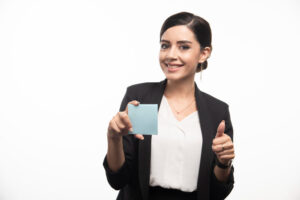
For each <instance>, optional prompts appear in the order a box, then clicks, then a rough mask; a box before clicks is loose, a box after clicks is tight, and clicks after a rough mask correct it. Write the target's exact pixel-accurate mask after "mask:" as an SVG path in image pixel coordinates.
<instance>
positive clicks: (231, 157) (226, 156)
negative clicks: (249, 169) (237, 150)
mask: <svg viewBox="0 0 300 200" xmlns="http://www.w3.org/2000/svg"><path fill="white" fill-rule="evenodd" d="M234 157H235V154H230V155H223V156H220V157H219V158H220V159H223V160H232V159H234Z"/></svg>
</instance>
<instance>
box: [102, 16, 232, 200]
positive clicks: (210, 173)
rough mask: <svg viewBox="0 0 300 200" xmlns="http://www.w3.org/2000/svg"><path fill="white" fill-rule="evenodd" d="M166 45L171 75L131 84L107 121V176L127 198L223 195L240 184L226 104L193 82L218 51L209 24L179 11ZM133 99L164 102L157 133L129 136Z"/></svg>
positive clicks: (163, 36)
mask: <svg viewBox="0 0 300 200" xmlns="http://www.w3.org/2000/svg"><path fill="white" fill-rule="evenodd" d="M160 43H161V49H160V54H159V61H160V66H161V69H162V71H163V72H164V74H165V76H166V79H165V80H163V81H161V82H151V83H140V84H135V85H132V86H130V87H128V88H127V91H126V94H125V96H124V98H123V101H122V103H121V107H120V112H118V113H117V114H116V115H115V116H114V117H113V118H112V120H111V121H110V123H109V127H108V132H107V138H108V151H107V155H106V157H105V159H104V162H103V165H104V168H105V170H106V176H107V179H108V182H109V184H110V185H111V186H112V187H113V188H114V189H117V190H120V192H119V195H118V197H117V199H122V200H127V199H128V200H129V199H130V200H134V199H138V200H140V199H143V200H152V199H156V200H159V199H164V200H166V199H172V200H176V199H178V200H179V199H180V200H184V199H189V200H193V199H199V200H200V199H201V200H203V199H204V200H205V199H207V200H208V199H216V200H217V199H224V198H225V197H226V196H227V195H228V194H229V193H230V192H231V190H232V188H233V183H234V179H233V167H232V165H231V161H232V159H233V158H234V147H233V143H232V139H233V129H232V125H231V121H230V115H229V110H228V105H227V104H226V103H224V102H222V101H220V100H218V99H216V98H214V97H212V96H210V95H208V94H206V93H204V92H201V91H200V90H199V89H198V87H197V85H196V83H195V82H194V78H195V74H196V73H197V72H201V71H202V70H204V69H206V68H207V59H208V58H209V56H210V53H211V51H212V46H211V30H210V26H209V24H208V22H206V21H205V20H204V19H202V18H201V17H198V16H195V15H193V14H191V13H187V12H181V13H177V14H175V15H172V16H170V17H169V18H168V19H166V21H165V22H164V24H163V26H162V28H161V32H160ZM129 103H130V104H133V105H135V106H138V104H139V103H143V104H155V103H156V104H158V106H159V113H158V135H155V136H150V135H145V136H143V135H138V134H137V135H131V134H130V135H128V131H129V130H131V129H132V125H131V122H130V120H129V117H128V110H127V105H128V104H129Z"/></svg>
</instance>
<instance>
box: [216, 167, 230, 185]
mask: <svg viewBox="0 0 300 200" xmlns="http://www.w3.org/2000/svg"><path fill="white" fill-rule="evenodd" d="M230 170H231V167H228V168H227V169H222V168H220V167H218V166H217V165H216V166H215V168H214V173H215V176H216V178H217V179H218V180H219V181H220V182H227V180H228V177H229V174H230Z"/></svg>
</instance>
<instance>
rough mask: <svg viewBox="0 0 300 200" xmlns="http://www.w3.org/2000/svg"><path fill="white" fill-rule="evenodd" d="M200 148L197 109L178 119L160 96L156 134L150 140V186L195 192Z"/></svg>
mask: <svg viewBox="0 0 300 200" xmlns="http://www.w3.org/2000/svg"><path fill="white" fill-rule="evenodd" d="M201 149H202V132H201V128H200V123H199V117H198V111H195V112H193V113H191V114H190V115H188V116H187V117H185V118H184V119H183V120H181V121H178V120H177V119H176V118H175V116H174V115H173V112H172V110H171V107H170V106H169V104H168V101H167V98H166V97H165V96H163V97H162V102H161V104H160V108H159V112H158V135H152V141H151V164H150V182H149V184H150V186H160V187H163V188H172V189H179V190H181V191H184V192H193V191H195V190H196V189H197V181H198V173H199V166H200V158H201Z"/></svg>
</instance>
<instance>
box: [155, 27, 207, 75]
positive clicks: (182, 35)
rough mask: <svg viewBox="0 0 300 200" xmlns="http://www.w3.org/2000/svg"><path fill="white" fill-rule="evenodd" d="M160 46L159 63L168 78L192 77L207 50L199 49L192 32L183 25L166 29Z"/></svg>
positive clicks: (205, 56) (204, 58) (204, 57)
mask: <svg viewBox="0 0 300 200" xmlns="http://www.w3.org/2000/svg"><path fill="white" fill-rule="evenodd" d="M160 47H161V48H160V52H159V63H160V66H161V69H162V70H163V72H164V74H165V75H166V78H167V79H168V80H181V79H187V78H194V76H195V73H196V69H197V65H198V63H199V62H201V63H202V62H204V61H205V60H206V58H207V55H206V54H207V52H206V53H203V52H202V51H200V44H199V42H198V41H197V40H196V38H195V35H194V33H193V32H192V31H191V30H190V29H189V28H187V26H185V25H178V26H173V27H171V28H169V29H167V30H166V31H165V32H164V33H163V35H162V37H161V43H160Z"/></svg>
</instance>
